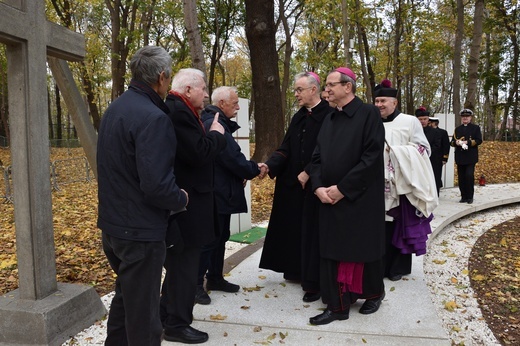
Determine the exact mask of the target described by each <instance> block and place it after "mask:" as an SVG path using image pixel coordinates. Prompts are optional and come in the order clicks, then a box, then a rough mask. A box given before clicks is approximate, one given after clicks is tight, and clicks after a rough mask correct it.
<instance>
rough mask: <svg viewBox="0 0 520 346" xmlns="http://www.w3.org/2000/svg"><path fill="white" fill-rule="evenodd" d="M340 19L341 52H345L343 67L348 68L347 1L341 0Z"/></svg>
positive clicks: (349, 58) (349, 57)
mask: <svg viewBox="0 0 520 346" xmlns="http://www.w3.org/2000/svg"><path fill="white" fill-rule="evenodd" d="M341 19H342V20H343V25H342V26H341V33H342V34H343V50H344V51H345V66H347V67H349V66H350V60H351V55H350V36H349V34H348V33H349V23H348V4H347V0H341Z"/></svg>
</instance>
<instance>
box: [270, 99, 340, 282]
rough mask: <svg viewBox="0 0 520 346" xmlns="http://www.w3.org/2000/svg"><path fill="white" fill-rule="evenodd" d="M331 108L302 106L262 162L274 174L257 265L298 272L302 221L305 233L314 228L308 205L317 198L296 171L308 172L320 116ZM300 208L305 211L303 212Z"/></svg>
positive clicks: (325, 106)
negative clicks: (281, 137)
mask: <svg viewBox="0 0 520 346" xmlns="http://www.w3.org/2000/svg"><path fill="white" fill-rule="evenodd" d="M332 111H333V108H332V107H330V106H329V104H328V102H327V101H325V100H322V101H321V102H320V103H319V104H318V105H317V106H316V107H314V108H313V109H312V113H311V114H310V115H309V112H308V111H307V108H305V107H302V108H301V109H300V110H299V111H298V112H296V113H295V114H294V116H293V118H292V120H291V123H290V125H289V128H288V129H287V132H286V133H285V137H284V139H283V142H282V144H281V145H280V147H279V148H278V149H277V150H276V151H275V152H274V153H273V154H272V155H271V157H269V159H268V160H267V161H266V164H267V165H268V166H269V176H270V177H271V178H275V177H276V183H275V190H274V198H273V207H272V210H271V217H270V219H269V226H268V228H267V235H266V238H265V243H264V248H263V251H262V258H261V260H260V267H261V268H265V269H271V270H274V271H277V272H283V273H289V274H293V275H299V274H300V272H301V247H302V245H301V244H302V241H301V239H302V227H303V225H302V223H307V224H308V227H307V229H308V230H309V232H316V231H317V229H316V228H315V227H317V226H316V222H317V219H316V217H315V213H314V212H313V209H317V207H315V206H314V207H313V206H312V205H311V204H313V203H316V200H317V198H316V197H315V196H314V194H313V193H312V191H311V181H310V180H309V181H308V182H307V184H306V189H305V190H304V189H303V188H302V186H301V184H300V182H299V181H298V174H300V173H301V172H302V171H303V170H305V171H306V172H307V173H310V162H311V157H312V152H313V151H314V148H315V147H316V138H317V137H318V133H319V132H320V129H321V126H322V123H323V119H325V116H326V115H327V114H329V113H330V112H332ZM305 203H307V207H306V206H305ZM304 208H305V209H307V211H308V212H307V213H306V214H305V215H304V214H303V213H304Z"/></svg>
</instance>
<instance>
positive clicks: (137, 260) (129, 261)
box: [102, 232, 166, 346]
mask: <svg viewBox="0 0 520 346" xmlns="http://www.w3.org/2000/svg"><path fill="white" fill-rule="evenodd" d="M102 242H103V251H104V252H105V255H106V257H107V259H108V263H109V264H110V266H111V267H112V269H113V270H114V272H115V273H116V274H117V278H116V287H115V295H114V298H113V299H112V304H111V306H110V312H109V314H108V322H107V338H106V341H105V345H108V346H112V345H114V346H126V345H153V346H159V345H161V334H162V325H161V320H160V318H159V292H160V288H161V274H162V265H163V263H164V257H165V252H166V247H165V244H164V242H163V241H162V242H137V241H131V240H125V239H120V238H116V237H112V236H110V235H108V234H106V233H105V232H103V234H102Z"/></svg>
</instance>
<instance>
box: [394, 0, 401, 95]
mask: <svg viewBox="0 0 520 346" xmlns="http://www.w3.org/2000/svg"><path fill="white" fill-rule="evenodd" d="M402 16H403V4H402V0H399V1H398V5H397V12H396V14H395V37H394V57H393V58H394V83H395V88H397V90H400V89H401V80H402V76H401V58H400V46H401V37H402V34H403V18H402ZM397 98H398V99H399V104H401V102H402V101H401V100H402V95H401V93H399V94H398V95H397Z"/></svg>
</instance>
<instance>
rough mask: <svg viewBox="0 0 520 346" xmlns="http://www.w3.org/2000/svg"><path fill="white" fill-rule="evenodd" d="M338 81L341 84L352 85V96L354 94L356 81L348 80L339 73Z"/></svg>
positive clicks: (347, 77) (344, 75) (348, 78)
mask: <svg viewBox="0 0 520 346" xmlns="http://www.w3.org/2000/svg"><path fill="white" fill-rule="evenodd" d="M332 72H338V71H336V70H333V71H332ZM339 81H340V82H341V83H350V84H352V93H353V94H355V93H356V81H355V80H353V79H352V78H350V77H349V76H347V75H346V74H344V73H341V72H340V73H339Z"/></svg>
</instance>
